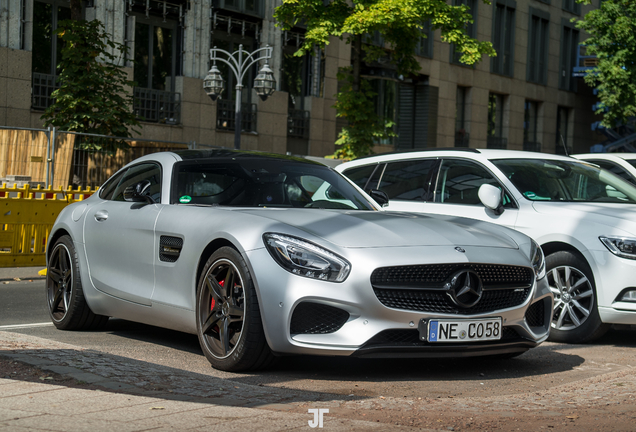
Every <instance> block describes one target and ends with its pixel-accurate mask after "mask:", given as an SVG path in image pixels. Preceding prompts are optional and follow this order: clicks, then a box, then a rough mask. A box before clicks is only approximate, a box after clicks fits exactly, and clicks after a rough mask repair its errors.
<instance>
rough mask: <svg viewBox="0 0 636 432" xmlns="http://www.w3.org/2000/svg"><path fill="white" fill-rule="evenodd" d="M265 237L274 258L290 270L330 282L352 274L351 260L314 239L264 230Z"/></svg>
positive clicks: (338, 280) (339, 280)
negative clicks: (327, 248) (348, 260)
mask: <svg viewBox="0 0 636 432" xmlns="http://www.w3.org/2000/svg"><path fill="white" fill-rule="evenodd" d="M263 240H264V242H265V246H267V250H268V251H269V253H270V254H271V255H272V257H273V258H274V260H275V261H276V262H277V263H278V264H280V266H281V267H282V268H284V269H285V270H287V271H288V272H290V273H293V274H295V275H298V276H304V277H307V278H310V279H319V280H324V281H329V282H342V281H344V280H345V279H346V278H347V276H349V271H350V270H351V264H349V263H348V262H347V261H346V260H345V259H344V258H341V257H339V256H338V255H336V254H334V253H332V252H329V251H328V250H326V249H323V248H321V247H319V246H316V245H315V244H313V243H309V242H308V241H305V240H301V239H299V238H296V237H290V236H287V235H282V234H274V233H266V234H263Z"/></svg>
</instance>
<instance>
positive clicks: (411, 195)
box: [336, 149, 636, 343]
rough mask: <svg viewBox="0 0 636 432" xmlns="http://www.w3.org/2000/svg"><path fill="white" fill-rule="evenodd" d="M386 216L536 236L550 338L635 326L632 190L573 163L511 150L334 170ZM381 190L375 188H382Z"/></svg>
mask: <svg viewBox="0 0 636 432" xmlns="http://www.w3.org/2000/svg"><path fill="white" fill-rule="evenodd" d="M336 170H337V171H339V172H341V173H343V174H344V175H345V176H347V177H349V178H350V179H351V180H352V181H353V182H354V183H355V184H357V185H358V186H359V187H360V188H362V189H363V190H365V191H369V192H370V194H371V195H372V196H373V197H374V199H376V201H382V198H381V197H382V195H383V194H382V192H384V193H386V195H387V196H388V198H389V201H388V203H386V204H385V207H387V208H388V209H391V210H399V211H409V212H422V213H433V214H443V215H451V216H461V217H470V218H474V219H480V220H483V221H488V222H494V223H497V224H500V225H504V226H507V227H510V228H514V229H517V230H519V231H521V232H523V233H525V234H527V235H529V236H530V237H533V238H534V239H535V240H536V241H537V242H538V243H539V244H540V245H541V247H542V249H543V251H544V253H545V255H546V267H547V273H548V283H549V285H550V288H551V290H552V292H553V293H554V300H555V302H554V313H553V317H552V331H551V333H550V338H551V340H555V341H562V342H570V343H579V342H585V341H590V340H593V339H595V338H598V337H600V336H601V335H602V334H603V333H604V332H605V331H606V330H607V328H608V325H609V324H636V205H634V204H636V187H635V186H634V185H632V184H631V183H629V182H627V181H625V180H623V179H621V178H619V177H617V176H615V175H613V174H612V173H610V172H608V171H606V170H603V169H601V168H599V167H598V166H595V165H592V164H589V163H586V162H583V161H579V160H576V159H573V158H569V157H564V156H557V155H551V154H544V153H530V152H520V151H508V150H477V149H450V150H435V149H431V150H430V151H416V152H408V153H392V154H385V155H377V156H372V157H365V158H361V159H357V160H354V161H351V162H348V163H344V164H342V165H339V166H338V167H336ZM378 190H379V191H381V192H378Z"/></svg>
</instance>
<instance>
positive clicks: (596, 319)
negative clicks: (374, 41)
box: [545, 251, 609, 343]
mask: <svg viewBox="0 0 636 432" xmlns="http://www.w3.org/2000/svg"><path fill="white" fill-rule="evenodd" d="M545 263H546V277H547V278H548V284H549V285H550V291H552V293H553V294H554V310H553V313H552V323H551V329H550V338H549V339H550V340H551V341H553V342H565V343H584V342H591V341H593V340H595V339H598V338H599V337H601V336H603V334H605V332H606V331H607V330H608V329H609V325H608V324H603V322H602V321H601V317H600V316H599V313H598V300H597V299H598V297H597V295H596V286H595V284H594V275H593V273H592V269H591V268H590V266H589V265H588V264H587V262H586V261H585V260H583V259H582V258H581V257H579V256H577V255H575V254H574V253H572V252H568V251H560V252H555V253H552V254H550V255H548V257H547V258H546V260H545Z"/></svg>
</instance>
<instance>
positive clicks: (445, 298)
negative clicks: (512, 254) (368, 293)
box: [371, 263, 533, 315]
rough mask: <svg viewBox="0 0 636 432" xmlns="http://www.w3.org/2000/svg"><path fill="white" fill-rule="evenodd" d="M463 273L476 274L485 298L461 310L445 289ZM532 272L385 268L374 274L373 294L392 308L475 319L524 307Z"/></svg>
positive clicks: (485, 267) (486, 267)
mask: <svg viewBox="0 0 636 432" xmlns="http://www.w3.org/2000/svg"><path fill="white" fill-rule="evenodd" d="M460 270H471V271H473V272H475V273H476V274H477V275H478V276H479V278H480V279H481V281H482V284H483V294H482V296H481V299H480V300H479V302H477V304H476V305H474V306H472V307H468V308H464V307H460V306H458V305H456V304H455V302H453V300H452V299H451V296H450V295H449V294H448V292H447V291H446V290H445V289H444V285H445V284H446V283H447V282H448V281H449V280H450V278H451V277H452V276H453V275H454V274H456V273H457V272H458V271H460ZM532 282H533V272H532V269H530V268H528V267H521V266H508V265H496V264H474V263H472V264H466V263H456V264H430V265H413V266H400V267H383V268H378V269H376V270H374V272H373V273H372V274H371V284H372V285H373V291H374V293H375V295H376V297H377V298H378V300H380V302H381V303H382V304H383V305H385V306H387V307H390V308H394V309H403V310H412V311H418V312H429V313H443V314H456V315H472V314H478V313H489V312H494V311H497V310H501V309H508V308H512V307H516V306H520V305H521V304H523V303H524V302H525V301H526V300H527V299H528V296H529V295H530V292H531V289H532Z"/></svg>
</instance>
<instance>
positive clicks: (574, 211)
mask: <svg viewBox="0 0 636 432" xmlns="http://www.w3.org/2000/svg"><path fill="white" fill-rule="evenodd" d="M532 206H533V207H534V209H535V210H536V211H537V212H538V213H541V214H547V215H554V216H555V217H558V218H563V217H568V218H569V219H570V220H571V222H572V223H574V222H578V224H579V225H581V226H583V225H585V224H599V225H605V226H607V227H608V229H614V230H615V229H619V230H623V231H627V232H628V233H630V234H631V235H636V205H633V204H609V203H580V204H579V203H567V202H564V203H559V202H555V203H548V202H534V203H532ZM604 234H609V231H608V232H607V233H604Z"/></svg>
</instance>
